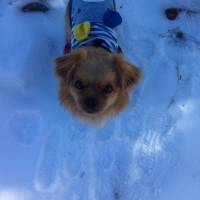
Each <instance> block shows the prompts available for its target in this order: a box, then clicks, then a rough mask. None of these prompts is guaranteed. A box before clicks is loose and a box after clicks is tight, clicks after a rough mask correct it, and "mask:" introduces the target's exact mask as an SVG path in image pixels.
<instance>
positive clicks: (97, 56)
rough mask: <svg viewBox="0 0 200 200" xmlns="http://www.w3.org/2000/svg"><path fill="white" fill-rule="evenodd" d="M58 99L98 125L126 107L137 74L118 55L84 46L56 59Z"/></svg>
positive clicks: (135, 70) (84, 118) (138, 74)
mask: <svg viewBox="0 0 200 200" xmlns="http://www.w3.org/2000/svg"><path fill="white" fill-rule="evenodd" d="M56 74H57V75H58V76H59V78H60V100H61V103H62V104H64V106H66V107H67V108H68V109H70V110H71V111H72V112H73V113H74V114H75V115H77V116H79V117H80V118H81V119H83V120H86V121H90V122H100V121H102V120H104V119H106V118H107V117H110V116H114V115H116V114H117V113H118V112H120V111H121V110H122V109H123V108H124V107H125V106H126V105H127V104H128V92H129V91H130V90H131V89H132V88H133V87H134V86H135V85H136V84H137V83H138V81H139V79H140V76H141V71H140V69H139V68H137V67H135V66H133V65H130V64H129V63H127V62H126V61H124V60H123V58H122V57H121V56H119V55H113V54H110V53H108V52H106V51H105V50H103V49H101V48H95V47H85V48H80V49H76V50H74V51H73V52H72V53H71V54H70V55H66V56H62V57H59V58H57V59H56Z"/></svg>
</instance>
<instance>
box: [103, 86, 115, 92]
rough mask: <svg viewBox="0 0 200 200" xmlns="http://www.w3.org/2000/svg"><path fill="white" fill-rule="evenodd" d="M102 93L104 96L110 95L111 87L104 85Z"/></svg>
mask: <svg viewBox="0 0 200 200" xmlns="http://www.w3.org/2000/svg"><path fill="white" fill-rule="evenodd" d="M103 92H104V93H105V94H110V93H112V92H113V86H112V85H110V84H108V85H106V86H105V87H104V88H103Z"/></svg>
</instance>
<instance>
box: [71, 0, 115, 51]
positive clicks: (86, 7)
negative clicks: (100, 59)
mask: <svg viewBox="0 0 200 200" xmlns="http://www.w3.org/2000/svg"><path fill="white" fill-rule="evenodd" d="M68 6H69V7H68V11H69V17H70V23H71V29H72V30H71V48H72V49H73V48H79V47H81V46H88V45H95V44H96V43H98V46H102V47H104V48H105V49H107V50H108V51H110V52H112V53H114V52H117V51H118V49H119V45H118V42H117V37H116V33H115V31H114V30H113V29H112V28H110V27H109V26H107V25H106V24H105V22H104V16H105V13H106V12H107V11H108V10H111V11H115V2H114V0H102V1H101V0H99V1H97V0H96V1H95V0H93V1H92V0H90V1H89V0H88V1H87V0H70V1H69V5H68ZM85 21H89V22H90V23H91V31H90V34H89V36H88V38H87V39H85V40H82V41H78V40H76V39H75V37H74V27H75V26H76V25H78V24H80V23H82V22H85Z"/></svg>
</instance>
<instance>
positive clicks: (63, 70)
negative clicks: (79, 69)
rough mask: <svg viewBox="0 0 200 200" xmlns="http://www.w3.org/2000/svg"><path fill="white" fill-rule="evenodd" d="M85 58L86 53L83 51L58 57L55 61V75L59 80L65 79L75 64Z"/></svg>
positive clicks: (79, 50)
mask: <svg viewBox="0 0 200 200" xmlns="http://www.w3.org/2000/svg"><path fill="white" fill-rule="evenodd" d="M86 58H87V52H86V51H85V50H84V49H78V50H75V51H73V52H72V53H70V54H68V55H64V56H60V57H58V58H56V59H55V64H56V68H55V73H56V74H57V76H58V77H59V78H61V79H66V78H67V77H68V76H69V74H71V72H72V71H73V70H74V69H75V66H76V64H78V63H79V62H80V61H83V60H85V59H86Z"/></svg>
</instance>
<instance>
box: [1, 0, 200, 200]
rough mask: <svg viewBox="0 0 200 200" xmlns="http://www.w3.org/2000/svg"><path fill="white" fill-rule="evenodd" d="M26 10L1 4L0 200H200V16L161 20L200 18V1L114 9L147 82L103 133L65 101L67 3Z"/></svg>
mask: <svg viewBox="0 0 200 200" xmlns="http://www.w3.org/2000/svg"><path fill="white" fill-rule="evenodd" d="M27 2H31V1H30V0H3V1H1V2H0V7H1V10H0V44H1V45H0V136H1V137H0V138H1V139H0V200H19V199H20V200H33V199H37V200H46V199H49V200H64V199H67V200H79V199H80V200H114V199H115V200H139V199H140V200H156V199H158V200H169V199H170V200H176V199H182V200H199V199H200V190H199V188H200V151H199V146H200V136H199V129H200V123H199V122H200V102H199V97H200V95H199V91H200V70H199V66H200V57H199V53H200V52H199V51H200V31H199V30H198V29H199V24H200V15H199V14H190V15H188V14H187V13H185V12H183V13H181V14H180V16H179V17H178V19H177V20H174V21H170V20H167V19H166V17H165V15H164V10H165V9H166V8H168V7H182V8H184V9H189V10H194V11H197V12H200V3H199V1H198V0H165V1H160V0H153V1H151V2H150V1H148V0H135V1H130V0H123V1H122V0H118V1H117V7H118V10H119V12H120V13H121V15H122V17H123V24H122V26H121V27H119V28H118V35H119V41H120V44H121V46H122V48H123V51H124V54H125V56H126V58H127V59H128V60H130V61H132V62H133V63H135V64H137V65H138V66H140V67H141V68H142V69H143V80H142V82H141V83H140V85H139V86H138V88H137V90H136V93H134V94H133V95H132V96H131V103H130V105H129V107H128V108H127V109H126V110H125V111H124V112H123V113H121V114H120V115H119V116H117V117H116V118H114V119H111V120H109V121H108V122H107V123H106V124H105V125H104V126H101V127H91V126H89V125H87V124H83V123H82V122H80V121H79V120H78V119H76V118H74V117H73V116H72V115H71V113H68V112H66V111H65V110H64V109H63V107H62V106H60V104H59V101H58V96H57V92H58V80H57V78H56V77H55V74H54V64H53V59H54V58H55V57H56V56H58V55H61V54H62V52H63V46H64V43H65V33H64V9H65V3H64V1H62V0H46V1H42V0H41V2H45V3H46V4H47V5H48V6H49V7H50V11H49V12H47V13H22V12H21V11H20V8H21V6H22V5H24V4H25V3H27ZM177 30H178V31H180V30H181V31H183V32H184V33H185V35H184V39H180V38H177V37H176V31H177Z"/></svg>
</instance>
